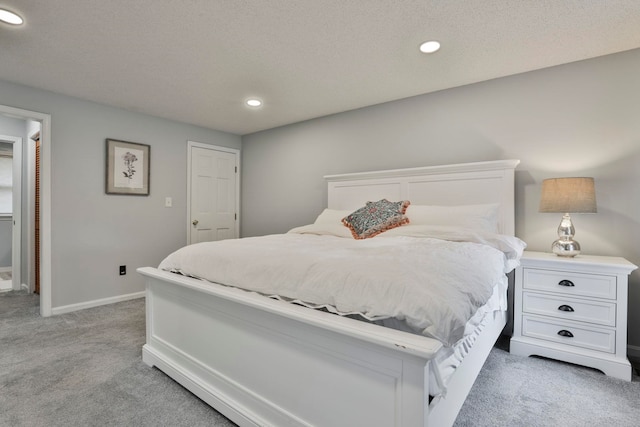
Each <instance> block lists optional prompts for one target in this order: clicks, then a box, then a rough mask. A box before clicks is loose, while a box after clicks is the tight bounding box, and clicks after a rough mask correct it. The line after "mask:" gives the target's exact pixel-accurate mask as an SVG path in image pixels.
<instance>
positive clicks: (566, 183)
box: [539, 177, 597, 257]
mask: <svg viewBox="0 0 640 427" xmlns="http://www.w3.org/2000/svg"><path fill="white" fill-rule="evenodd" d="M539 211H540V212H550V213H562V214H564V215H563V216H562V220H561V221H560V226H559V227H558V240H556V241H555V242H553V244H552V245H551V250H552V251H553V253H554V254H556V255H558V256H564V257H574V256H576V255H578V254H579V253H580V244H579V243H578V242H576V241H575V240H573V236H574V235H575V233H576V230H575V228H574V227H573V223H572V222H571V217H570V216H569V214H570V213H596V212H597V208H596V192H595V185H594V180H593V178H582V177H578V178H550V179H545V180H544V181H542V196H541V197H540V209H539Z"/></svg>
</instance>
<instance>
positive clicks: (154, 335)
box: [138, 160, 523, 427]
mask: <svg viewBox="0 0 640 427" xmlns="http://www.w3.org/2000/svg"><path fill="white" fill-rule="evenodd" d="M518 163H519V161H518V160H499V161H490V162H478V163H467V164H456V165H443V166H431V167H422V168H410V169H400V170H389V171H376V172H365V173H352V174H342V175H331V176H326V177H325V179H326V181H327V196H328V197H327V210H328V211H332V210H334V211H351V210H356V209H358V208H359V207H361V206H363V205H364V204H365V203H366V202H367V201H372V200H380V199H388V200H409V201H410V202H411V204H412V205H416V206H422V205H424V206H438V207H442V206H452V207H458V206H469V205H495V209H496V210H495V215H496V226H497V231H498V233H499V234H500V235H504V236H513V235H514V228H515V227H514V170H515V168H516V166H517V164H518ZM452 209H454V208H452ZM402 227H403V226H401V227H398V229H402ZM302 228H303V229H304V227H302ZM303 231H304V230H303ZM392 231H394V230H389V231H388V232H386V231H385V232H384V233H382V234H380V236H384V235H385V234H386V233H390V234H389V236H391V235H392V234H393V233H391V232H392ZM301 234H305V233H304V232H301ZM393 238H394V237H384V238H383V239H393ZM402 238H405V237H402ZM375 239H379V240H377V242H382V241H383V240H380V238H379V237H375V238H373V239H370V240H372V241H374V240H375ZM241 240H242V239H241ZM515 240H517V239H515ZM522 249H523V248H520V253H521V250H522ZM163 262H164V261H163ZM514 262H517V256H516V257H514ZM513 265H515V264H512V265H511V267H512V266H513ZM511 267H509V268H511ZM138 272H139V273H141V274H142V275H143V276H145V281H146V327H147V331H146V332H147V333H146V344H145V345H144V346H143V350H142V355H143V361H144V362H145V363H146V364H147V365H149V366H156V367H158V368H159V369H160V370H162V371H163V372H165V373H166V374H167V375H169V376H170V377H172V378H173V379H175V380H176V381H177V382H179V383H180V384H182V385H183V386H184V387H186V388H187V389H188V390H190V391H191V392H192V393H194V394H195V395H196V396H198V397H199V398H201V399H202V400H204V401H205V402H207V403H208V404H209V405H211V406H212V407H214V408H215V409H216V410H218V411H219V412H221V413H222V414H223V415H225V416H226V417H227V418H229V419H230V420H232V421H233V422H235V423H236V424H238V425H241V426H332V427H333V426H354V425H367V426H385V427H386V426H405V427H407V426H423V427H424V426H432V427H434V426H437V427H442V426H450V425H452V424H453V423H454V421H455V419H456V416H457V414H458V412H459V410H460V407H461V406H462V404H463V403H464V400H465V399H466V396H467V394H468V392H469V390H470V389H471V387H472V385H473V383H474V381H475V378H476V377H477V375H478V373H479V372H480V369H481V368H482V365H483V363H484V361H485V360H486V358H487V356H488V354H489V352H490V350H491V348H492V347H493V345H494V343H495V341H496V339H497V338H498V337H499V335H500V333H501V331H502V330H503V328H504V326H505V324H506V317H507V316H506V307H505V304H504V303H503V304H501V305H500V307H501V309H496V310H487V311H486V314H484V315H483V316H482V318H481V319H479V321H478V322H477V323H478V327H477V328H476V329H475V330H476V332H475V335H474V336H473V339H471V340H469V341H468V342H466V343H465V345H464V346H465V347H469V348H468V349H467V351H466V353H467V354H465V356H464V358H462V359H461V362H459V363H457V366H456V367H455V369H453V370H451V371H452V372H450V373H449V374H448V375H447V379H446V384H445V383H443V382H442V381H440V384H437V385H438V387H434V386H435V385H436V384H434V383H436V382H438V381H436V380H437V379H438V378H434V375H435V377H438V374H437V372H436V373H435V374H434V369H433V367H434V366H435V364H436V360H438V358H440V359H442V354H444V352H445V351H446V350H447V349H449V352H450V353H451V348H449V346H448V345H444V344H443V342H442V341H441V340H438V339H435V338H431V337H428V336H424V335H420V334H416V333H409V332H407V331H403V330H398V329H393V328H389V327H384V326H380V324H376V322H375V321H374V322H363V321H361V320H358V319H354V318H352V317H349V316H338V315H335V314H332V313H329V312H327V310H313V309H309V308H308V307H304V306H302V305H299V304H292V303H291V302H289V301H288V300H283V299H278V298H270V297H267V296H265V295H263V294H262V293H257V292H249V291H246V290H241V289H238V288H236V287H232V286H224V285H220V284H217V283H212V282H210V281H206V280H202V279H200V278H195V277H189V276H185V275H180V274H176V273H174V272H170V271H166V270H162V269H160V268H152V267H144V268H140V269H138ZM503 276H504V275H503ZM495 293H496V291H495V290H494V294H495ZM505 293H506V289H503V290H502V295H503V296H502V297H500V298H503V297H504V294H505ZM391 320H392V321H393V319H391ZM378 323H379V322H378ZM434 389H435V390H436V391H435V392H434Z"/></svg>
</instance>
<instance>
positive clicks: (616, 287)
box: [510, 252, 637, 381]
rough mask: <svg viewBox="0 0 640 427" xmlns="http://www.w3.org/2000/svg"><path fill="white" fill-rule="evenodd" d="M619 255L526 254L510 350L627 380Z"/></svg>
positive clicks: (624, 280) (625, 273) (625, 269)
mask: <svg viewBox="0 0 640 427" xmlns="http://www.w3.org/2000/svg"><path fill="white" fill-rule="evenodd" d="M636 268H637V267H636V266H635V265H633V264H632V263H630V262H629V261H627V260H626V259H624V258H618V257H602V256H589V255H579V256H577V257H574V258H564V257H559V256H556V255H554V254H552V253H542V252H525V253H524V255H523V256H522V259H521V265H520V266H519V267H518V268H517V269H516V276H515V293H514V319H513V320H514V323H513V337H512V338H511V344H510V352H511V353H513V354H516V355H520V356H530V355H538V356H544V357H549V358H552V359H558V360H564V361H566V362H570V363H575V364H578V365H584V366H589V367H592V368H596V369H599V370H601V371H603V372H604V373H605V374H607V375H611V376H613V377H616V378H621V379H623V380H627V381H631V364H630V363H629V360H628V359H627V289H628V277H629V273H631V272H632V271H633V270H635V269H636Z"/></svg>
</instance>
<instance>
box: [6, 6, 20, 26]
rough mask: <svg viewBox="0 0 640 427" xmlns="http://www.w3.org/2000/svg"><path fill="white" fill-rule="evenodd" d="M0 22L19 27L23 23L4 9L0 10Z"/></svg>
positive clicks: (18, 17)
mask: <svg viewBox="0 0 640 427" xmlns="http://www.w3.org/2000/svg"><path fill="white" fill-rule="evenodd" d="M0 21H2V22H6V23H7V24H12V25H20V24H22V23H23V22H24V21H23V19H22V18H21V17H20V16H18V15H16V14H15V13H13V12H10V11H8V10H6V9H0Z"/></svg>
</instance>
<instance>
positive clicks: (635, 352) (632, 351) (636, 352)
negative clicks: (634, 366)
mask: <svg viewBox="0 0 640 427" xmlns="http://www.w3.org/2000/svg"><path fill="white" fill-rule="evenodd" d="M627 355H628V356H629V358H630V359H635V360H640V347H639V346H637V345H628V346H627Z"/></svg>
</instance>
